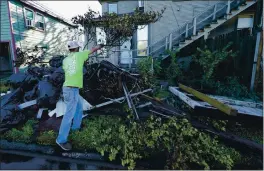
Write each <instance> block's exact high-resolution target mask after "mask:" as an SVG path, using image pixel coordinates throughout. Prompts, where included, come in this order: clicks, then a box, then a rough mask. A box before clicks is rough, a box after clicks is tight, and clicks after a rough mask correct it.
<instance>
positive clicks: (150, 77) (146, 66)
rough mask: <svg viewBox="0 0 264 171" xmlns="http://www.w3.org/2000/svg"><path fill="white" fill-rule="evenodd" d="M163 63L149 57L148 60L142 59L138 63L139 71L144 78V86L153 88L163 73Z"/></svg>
mask: <svg viewBox="0 0 264 171" xmlns="http://www.w3.org/2000/svg"><path fill="white" fill-rule="evenodd" d="M152 60H153V71H152V70H151V68H152ZM160 63H161V61H160V60H158V59H153V58H152V57H150V56H148V57H146V58H142V59H140V60H139V62H138V63H137V67H138V70H139V73H140V74H141V76H142V80H143V82H144V84H146V85H148V86H153V84H154V82H155V79H156V76H157V75H159V74H160V72H161V69H162V68H161V66H160Z"/></svg>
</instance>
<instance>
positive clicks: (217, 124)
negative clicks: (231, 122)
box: [197, 116, 228, 131]
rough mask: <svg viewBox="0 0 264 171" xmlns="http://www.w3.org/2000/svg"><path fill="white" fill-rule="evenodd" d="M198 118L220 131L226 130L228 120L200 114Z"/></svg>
mask: <svg viewBox="0 0 264 171" xmlns="http://www.w3.org/2000/svg"><path fill="white" fill-rule="evenodd" d="M197 119H198V120H199V121H200V122H201V123H203V124H205V125H210V126H213V127H214V128H215V129H217V130H219V131H226V127H227V122H228V120H218V119H212V118H209V117H204V116H199V117H198V118H197Z"/></svg>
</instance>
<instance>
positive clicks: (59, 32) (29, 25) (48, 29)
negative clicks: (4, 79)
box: [0, 0, 81, 73]
mask: <svg viewBox="0 0 264 171" xmlns="http://www.w3.org/2000/svg"><path fill="white" fill-rule="evenodd" d="M0 17H1V20H0V21H1V36H0V47H1V48H0V52H1V53H0V54H1V55H0V56H1V73H8V72H9V73H10V72H18V71H19V70H22V68H15V67H13V66H14V63H13V61H14V60H16V50H17V48H20V49H21V50H22V51H28V50H31V49H33V48H35V47H36V46H37V47H38V48H40V49H42V52H43V51H44V52H45V58H47V59H48V58H50V57H52V56H55V55H65V54H66V53H67V52H68V51H67V47H66V42H67V40H69V39H73V38H74V39H77V40H80V41H81V37H80V36H77V35H76V34H75V33H76V29H78V28H77V27H78V26H76V25H74V24H72V23H71V22H70V21H67V20H66V19H64V18H63V17H61V16H59V15H58V14H55V13H54V12H52V11H51V10H49V9H48V8H47V7H44V6H43V5H41V4H39V3H37V2H36V1H22V0H1V1H0Z"/></svg>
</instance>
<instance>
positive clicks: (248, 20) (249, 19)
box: [237, 15, 254, 29]
mask: <svg viewBox="0 0 264 171" xmlns="http://www.w3.org/2000/svg"><path fill="white" fill-rule="evenodd" d="M253 22H254V16H253V15H239V16H238V22H237V29H243V28H252V27H253Z"/></svg>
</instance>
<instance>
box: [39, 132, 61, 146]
mask: <svg viewBox="0 0 264 171" xmlns="http://www.w3.org/2000/svg"><path fill="white" fill-rule="evenodd" d="M57 136H58V134H57V133H55V132H54V131H52V130H50V131H45V132H42V133H40V135H39V136H38V137H37V143H38V144H41V145H55V144H56V143H55V142H56V138H57Z"/></svg>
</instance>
